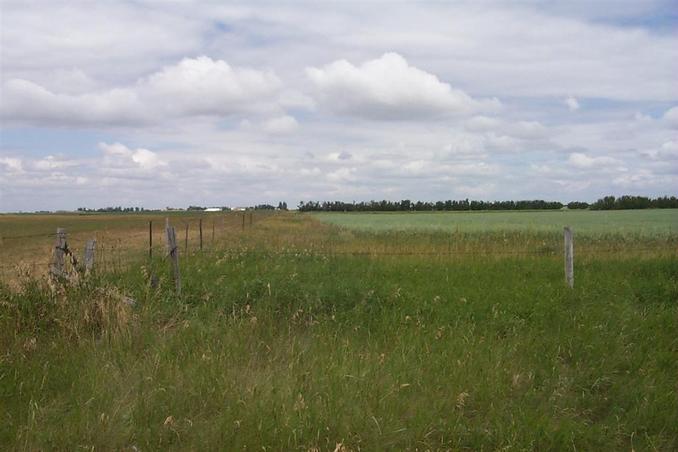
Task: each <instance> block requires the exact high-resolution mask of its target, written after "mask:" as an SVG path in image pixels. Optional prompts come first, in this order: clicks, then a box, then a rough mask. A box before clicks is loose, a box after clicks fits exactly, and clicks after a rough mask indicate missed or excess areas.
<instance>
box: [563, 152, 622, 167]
mask: <svg viewBox="0 0 678 452" xmlns="http://www.w3.org/2000/svg"><path fill="white" fill-rule="evenodd" d="M567 161H568V163H569V164H570V165H572V166H574V167H576V168H582V169H589V168H605V167H607V166H610V165H618V164H619V163H620V162H619V160H617V159H614V158H612V157H590V156H588V155H586V154H584V153H582V152H573V153H571V154H570V156H569V158H568V159H567Z"/></svg>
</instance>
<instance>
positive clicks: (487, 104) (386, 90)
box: [306, 53, 499, 120]
mask: <svg viewBox="0 0 678 452" xmlns="http://www.w3.org/2000/svg"><path fill="white" fill-rule="evenodd" d="M306 74H307V76H308V78H309V80H310V81H311V82H312V83H313V85H315V87H316V88H317V90H318V92H319V97H320V100H321V102H322V103H323V104H324V105H326V106H327V107H328V108H329V109H331V110H333V111H335V112H337V113H342V114H347V115H355V116H361V117H366V118H372V119H409V120H418V119H426V118H430V117H432V116H440V115H446V114H471V113H473V112H474V111H479V110H493V109H496V108H497V107H498V106H499V102H498V101H497V100H496V99H494V100H490V101H476V100H474V99H472V98H471V97H470V96H469V95H467V94H466V93H465V92H463V91H461V90H457V89H453V88H452V87H451V86H450V85H448V84H447V83H444V82H441V81H440V80H439V79H438V77H436V76H435V75H433V74H430V73H428V72H425V71H423V70H421V69H418V68H416V67H414V66H411V65H409V64H408V63H407V61H406V60H405V58H403V57H402V56H400V55H398V54H397V53H386V54H384V55H382V56H381V57H380V58H378V59H375V60H370V61H366V62H364V63H363V64H361V65H360V66H354V65H352V64H351V63H349V62H348V61H346V60H338V61H335V62H333V63H330V64H328V65H326V66H324V67H322V68H315V67H310V68H307V69H306Z"/></svg>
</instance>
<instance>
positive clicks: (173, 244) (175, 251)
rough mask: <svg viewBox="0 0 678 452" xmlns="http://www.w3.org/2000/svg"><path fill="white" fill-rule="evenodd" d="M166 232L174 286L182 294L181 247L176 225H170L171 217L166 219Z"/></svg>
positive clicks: (178, 293)
mask: <svg viewBox="0 0 678 452" xmlns="http://www.w3.org/2000/svg"><path fill="white" fill-rule="evenodd" d="M165 232H166V234H167V254H168V256H169V258H170V265H171V267H172V272H173V274H174V286H175V288H176V293H177V295H181V275H180V274H179V248H177V236H176V233H175V231H174V227H172V226H170V224H169V218H167V219H166V220H165Z"/></svg>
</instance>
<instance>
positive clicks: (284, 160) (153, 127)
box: [0, 0, 678, 212]
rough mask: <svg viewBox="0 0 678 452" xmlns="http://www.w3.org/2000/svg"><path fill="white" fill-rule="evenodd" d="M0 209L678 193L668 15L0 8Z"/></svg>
mask: <svg viewBox="0 0 678 452" xmlns="http://www.w3.org/2000/svg"><path fill="white" fill-rule="evenodd" d="M0 77H1V79H0V212H11V211H34V210H59V209H75V208H77V207H90V208H97V207H105V206H118V205H120V206H143V207H146V208H163V207H166V206H172V207H186V206H188V205H201V206H241V205H253V204H261V203H269V204H274V205H277V203H278V202H280V201H285V202H287V203H288V204H289V205H290V206H296V204H297V203H298V202H299V201H302V200H303V201H309V200H341V201H354V200H355V201H368V200H381V199H389V200H400V199H412V200H428V201H435V200H446V199H464V198H470V199H479V200H508V199H547V200H557V201H563V202H568V201H572V200H581V201H594V200H596V199H598V198H600V197H602V196H605V195H615V196H619V195H623V194H634V195H645V196H663V195H678V0H619V1H611V0H598V1H594V2H591V1H590V0H589V1H579V0H570V1H538V0H523V1H520V0H516V1H491V0H488V1H485V0H475V1H468V2H466V1H448V2H442V1H438V2H423V1H422V2H413V1H400V2H387V1H361V2H358V1H352V2H320V1H314V2H302V1H295V2H283V1H276V2H273V1H271V2H257V1H251V2H243V3H236V2H217V1H212V2H194V1H189V0H186V1H175V2H164V1H146V0H137V1H122V0H121V1H98V2H94V1H91V2H90V1H71V2H63V1H58V0H56V1H54V0H52V1H30V0H28V1H16V2H15V1H5V0H0Z"/></svg>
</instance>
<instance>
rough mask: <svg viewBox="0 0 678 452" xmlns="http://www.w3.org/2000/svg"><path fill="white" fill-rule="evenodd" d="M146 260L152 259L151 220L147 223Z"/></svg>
mask: <svg viewBox="0 0 678 452" xmlns="http://www.w3.org/2000/svg"><path fill="white" fill-rule="evenodd" d="M148 259H153V220H150V221H149V222H148Z"/></svg>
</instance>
